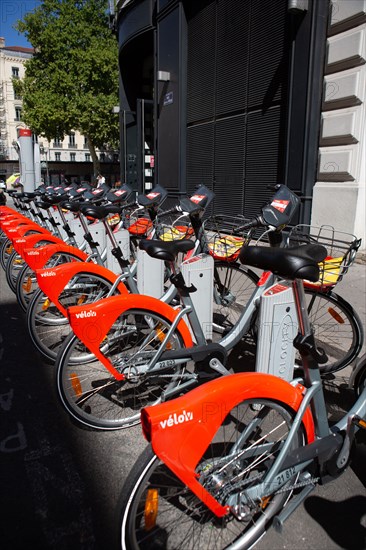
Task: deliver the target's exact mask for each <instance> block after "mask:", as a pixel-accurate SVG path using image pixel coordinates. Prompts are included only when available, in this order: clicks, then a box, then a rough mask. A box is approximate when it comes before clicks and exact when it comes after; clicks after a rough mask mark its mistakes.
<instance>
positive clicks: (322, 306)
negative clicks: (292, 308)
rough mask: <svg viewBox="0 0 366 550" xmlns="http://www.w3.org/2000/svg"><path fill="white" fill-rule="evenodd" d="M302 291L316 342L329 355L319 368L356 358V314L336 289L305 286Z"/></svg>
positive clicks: (359, 338) (342, 365)
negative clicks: (313, 288) (323, 290)
mask: <svg viewBox="0 0 366 550" xmlns="http://www.w3.org/2000/svg"><path fill="white" fill-rule="evenodd" d="M305 295H306V300H307V306H308V314H309V319H310V323H311V325H312V328H313V331H314V336H315V341H316V344H317V346H318V347H320V348H323V349H324V351H325V352H326V354H327V356H328V361H327V363H325V364H324V365H319V369H320V372H321V373H322V374H327V373H331V372H336V371H339V370H341V369H344V368H345V367H347V366H348V365H349V364H350V363H352V361H354V359H356V357H357V356H358V354H359V353H360V351H361V348H362V345H363V328H362V323H361V320H360V318H359V316H358V315H357V313H356V311H355V310H354V309H353V307H352V306H351V305H350V304H349V303H348V302H346V301H345V300H344V299H343V298H341V297H340V296H338V294H336V293H335V292H332V291H328V292H326V293H322V292H319V291H316V290H312V289H305ZM298 363H299V364H300V359H299V358H298Z"/></svg>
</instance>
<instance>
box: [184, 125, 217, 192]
mask: <svg viewBox="0 0 366 550" xmlns="http://www.w3.org/2000/svg"><path fill="white" fill-rule="evenodd" d="M213 159H214V124H213V123H209V124H200V125H198V126H194V127H192V128H188V131H187V193H189V194H191V193H193V192H194V190H195V187H196V185H199V184H201V183H203V184H204V185H206V186H207V187H208V188H209V189H212V188H213Z"/></svg>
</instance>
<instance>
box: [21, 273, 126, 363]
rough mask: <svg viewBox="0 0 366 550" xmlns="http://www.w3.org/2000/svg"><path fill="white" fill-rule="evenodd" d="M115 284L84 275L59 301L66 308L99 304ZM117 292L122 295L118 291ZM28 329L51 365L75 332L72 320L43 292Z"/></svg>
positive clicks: (30, 315)
mask: <svg viewBox="0 0 366 550" xmlns="http://www.w3.org/2000/svg"><path fill="white" fill-rule="evenodd" d="M112 285H113V283H112V282H111V281H109V280H108V279H105V278H104V277H101V276H98V275H94V274H93V275H92V274H90V273H88V272H85V273H84V272H80V273H77V275H75V276H74V277H73V278H72V279H71V281H70V282H69V284H68V285H67V287H65V289H64V290H63V291H62V293H61V294H60V296H59V302H60V303H61V305H63V306H64V307H65V309H67V308H68V307H71V306H74V305H81V304H88V303H92V302H96V301H97V300H100V299H101V298H103V297H104V296H106V295H107V294H108V292H109V290H110V289H111V287H112ZM115 293H116V294H118V290H116V291H115ZM27 327H28V332H29V335H30V337H31V340H32V342H33V344H34V346H35V348H36V349H37V350H38V351H39V352H40V353H41V354H42V355H43V357H44V358H45V359H46V360H48V361H51V362H55V360H56V357H57V354H58V351H59V348H60V347H61V345H62V343H63V342H64V340H65V338H66V337H67V336H68V335H69V334H70V333H71V332H72V330H71V327H70V324H69V321H68V319H67V318H66V317H64V315H63V314H62V313H61V312H60V311H59V309H58V308H57V307H56V306H55V305H54V304H53V303H52V302H50V300H49V299H48V297H47V296H46V295H45V294H44V293H43V292H42V290H41V289H39V290H38V291H36V292H35V293H34V295H33V298H32V300H31V302H30V303H29V306H28V308H27Z"/></svg>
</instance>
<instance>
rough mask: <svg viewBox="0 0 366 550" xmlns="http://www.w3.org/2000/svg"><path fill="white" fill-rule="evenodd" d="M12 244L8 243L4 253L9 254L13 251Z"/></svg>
mask: <svg viewBox="0 0 366 550" xmlns="http://www.w3.org/2000/svg"><path fill="white" fill-rule="evenodd" d="M13 250H14V249H13V245H12V244H9V246H8V248H7V249H6V253H7V254H11V253H12V252H13Z"/></svg>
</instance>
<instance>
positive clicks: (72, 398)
mask: <svg viewBox="0 0 366 550" xmlns="http://www.w3.org/2000/svg"><path fill="white" fill-rule="evenodd" d="M169 326H170V321H169V320H167V319H166V318H165V317H164V316H163V315H161V314H159V313H156V312H153V311H148V310H141V309H138V308H136V309H130V310H127V311H125V312H124V313H122V314H121V315H120V316H119V317H118V319H117V320H116V322H115V323H114V325H113V326H112V327H111V329H110V331H109V333H108V334H107V335H106V337H105V339H104V340H103V346H104V348H105V349H104V351H103V353H104V355H106V356H107V357H108V359H109V360H110V361H111V362H112V363H113V365H114V366H115V368H116V369H117V370H118V371H119V372H122V371H125V372H126V373H128V372H130V373H132V377H131V380H130V381H128V380H127V381H126V380H124V381H117V380H116V379H115V378H114V376H113V375H112V374H110V373H109V372H108V371H107V369H106V368H105V366H104V365H102V364H101V363H100V362H99V360H98V359H97V358H96V357H95V356H93V357H92V359H91V360H89V361H83V362H78V361H77V348H79V349H80V350H81V352H82V353H85V347H84V346H83V344H81V342H80V340H79V339H78V338H77V337H76V336H74V335H72V336H70V337H69V339H68V340H66V341H65V343H64V345H63V346H62V349H61V350H60V353H59V355H58V358H57V361H56V387H57V392H58V395H59V398H60V400H61V403H62V405H63V406H64V408H65V409H66V411H67V412H68V413H69V414H70V415H71V416H72V417H73V418H74V419H76V420H77V421H78V422H80V423H82V424H84V425H85V426H88V427H89V428H94V429H103V430H116V429H121V428H127V427H130V426H133V425H135V424H138V423H139V422H140V410H141V408H142V407H145V406H148V405H153V404H157V403H158V402H160V399H161V393H162V391H164V390H166V389H167V388H169V389H170V388H171V387H175V386H176V385H178V384H179V383H180V380H181V375H182V374H183V371H184V369H185V367H184V366H183V365H180V366H179V367H175V370H172V371H164V374H163V375H161V374H160V375H159V376H156V377H154V378H153V377H151V376H150V377H144V376H139V374H138V361H139V358H141V357H142V356H143V363H144V364H146V360H147V359H146V358H147V356H148V357H149V358H150V357H152V356H153V355H154V354H155V352H156V348H157V346H158V345H160V343H161V340H162V339H163V334H164V333H165V332H166V330H168V328H169ZM183 341H184V340H183V337H182V336H181V334H180V332H179V329H178V328H177V329H176V330H175V331H174V332H173V333H172V335H171V337H170V339H169V341H168V349H169V350H171V349H179V348H182V347H183ZM71 357H72V358H73V360H72V361H70V358H71ZM131 358H132V360H133V361H131Z"/></svg>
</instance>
